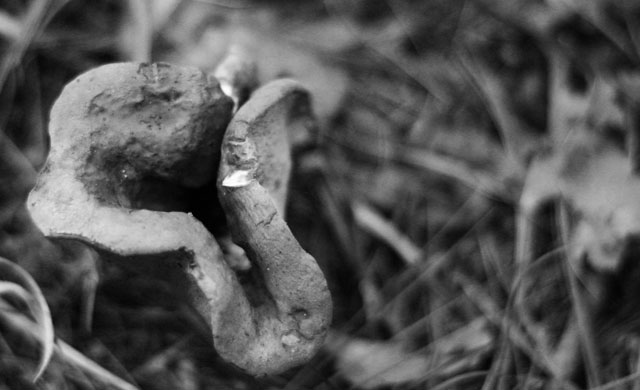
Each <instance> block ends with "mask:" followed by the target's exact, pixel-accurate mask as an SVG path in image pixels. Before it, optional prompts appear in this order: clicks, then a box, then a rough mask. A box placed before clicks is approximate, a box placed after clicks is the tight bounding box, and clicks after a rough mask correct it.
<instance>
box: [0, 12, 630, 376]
mask: <svg viewBox="0 0 640 390" xmlns="http://www.w3.org/2000/svg"><path fill="white" fill-rule="evenodd" d="M193 3H197V4H193ZM149 4H150V3H147V2H143V1H140V2H138V1H133V0H131V1H125V0H120V1H115V0H101V1H80V0H69V1H60V0H31V1H23V0H5V1H4V2H3V4H2V6H0V130H1V131H2V135H0V142H1V143H0V146H1V147H2V148H4V149H2V150H3V151H4V150H11V153H13V155H12V156H14V157H15V159H14V160H12V161H14V162H15V161H18V162H19V163H15V164H13V165H9V163H8V162H7V161H8V158H7V156H8V154H5V155H4V156H0V164H4V165H0V180H1V181H0V216H1V217H2V219H1V220H0V223H2V225H1V226H0V255H2V256H6V257H8V258H9V259H10V260H12V261H14V262H16V263H18V264H21V265H22V266H23V267H24V268H26V269H27V270H29V271H30V272H31V273H32V274H33V276H34V277H35V279H36V280H37V281H38V283H39V284H40V286H41V288H42V290H43V291H44V294H45V296H46V298H47V300H48V301H49V305H50V306H51V309H52V316H53V320H54V323H55V326H56V334H57V335H58V336H59V337H60V338H61V339H62V340H64V341H66V342H67V343H69V344H71V345H73V346H74V347H75V348H76V349H77V350H78V351H79V354H80V355H74V356H75V357H76V358H77V359H79V360H81V359H83V358H82V356H84V357H85V358H87V359H92V360H93V361H95V362H96V363H97V364H99V365H100V366H102V367H103V368H104V369H106V370H108V371H110V372H111V373H113V374H115V375H117V376H119V377H120V378H123V379H124V380H126V381H129V382H131V383H135V384H136V385H137V386H139V387H140V388H145V389H176V388H180V389H204V388H243V389H244V388H254V387H255V388H284V389H298V388H304V389H311V388H314V389H334V388H343V387H349V388H350V387H356V388H358V387H373V386H374V385H375V384H378V385H380V386H388V387H400V388H433V389H512V388H521V389H542V388H568V389H570V388H575V386H581V385H584V384H585V383H587V381H586V378H587V375H585V373H584V372H583V373H580V374H579V375H578V384H577V385H573V384H571V383H569V382H563V381H561V380H560V379H558V378H553V370H554V367H550V366H549V361H548V356H546V355H545V353H544V351H540V350H538V349H537V348H536V345H535V342H534V340H533V338H532V337H531V335H530V334H528V333H527V329H526V328H524V327H523V326H522V324H521V323H520V318H519V315H518V310H517V308H514V307H513V294H514V289H515V288H516V287H520V285H519V283H520V281H519V280H518V277H519V274H518V272H517V270H516V267H515V264H514V261H513V253H514V242H515V237H514V236H515V232H514V230H515V226H514V215H515V212H516V203H517V200H518V196H519V190H520V187H521V185H522V181H523V179H524V178H523V175H524V169H525V165H526V161H527V158H528V153H530V150H531V149H532V148H533V147H534V146H537V145H538V143H541V142H542V141H543V140H544V137H545V132H546V128H545V126H546V122H547V118H546V111H547V110H546V105H547V96H546V92H547V88H548V86H547V85H546V81H547V77H548V75H547V70H546V65H545V61H546V59H545V58H544V53H543V52H542V51H541V50H540V47H538V46H536V44H534V43H533V41H532V39H531V37H530V35H529V34H528V31H529V30H528V29H529V26H528V25H527V24H526V23H528V22H526V21H522V22H521V24H518V23H516V24H515V25H514V22H513V20H514V18H507V17H506V16H505V12H506V11H505V10H504V9H502V8H501V7H500V6H499V4H501V3H500V2H498V3H495V4H494V3H492V2H488V1H479V0H478V1H470V2H466V1H446V0H429V1H412V0H360V1H351V2H340V1H326V2H312V1H304V2H293V1H275V0H274V1H262V2H258V1H255V2H243V3H242V6H241V7H233V6H230V4H226V3H225V4H218V3H217V2H215V3H214V2H207V1H202V2H191V1H176V2H171V1H166V2H159V3H158V4H160V5H162V7H158V8H157V9H155V11H156V13H154V12H153V11H152V8H151V7H150V6H149ZM191 6H194V7H199V8H197V11H195V12H191V13H190V12H189V11H188V7H191ZM507 8H508V7H507ZM507 11H512V10H507ZM516 11H517V10H516ZM163 12H164V13H163ZM585 12H586V11H585ZM249 13H251V14H252V15H253V14H254V13H255V15H257V16H255V19H252V20H257V21H259V23H258V24H260V23H263V24H260V25H259V26H258V29H260V28H262V29H264V31H267V32H268V34H267V35H268V36H270V37H271V38H272V39H277V40H281V41H282V42H287V43H291V41H292V40H293V41H294V42H293V43H292V45H293V46H292V47H294V48H295V49H288V50H289V51H286V53H289V54H288V55H291V58H290V59H288V58H285V59H280V61H281V62H282V63H287V62H289V63H291V64H292V65H290V66H291V67H292V69H294V71H292V72H293V73H294V74H293V76H294V77H296V76H297V74H295V72H296V71H299V70H300V66H298V67H297V68H296V66H295V63H296V61H299V62H300V63H303V64H304V63H305V62H304V61H307V57H302V54H300V53H305V55H312V56H313V58H315V59H316V60H317V62H318V64H322V65H321V66H319V68H318V69H319V70H322V69H324V67H326V68H327V69H331V71H327V72H325V73H323V75H322V77H325V78H323V80H327V88H326V89H324V90H323V89H321V88H320V89H318V91H319V92H318V93H319V94H324V95H322V96H315V99H316V100H318V101H320V102H322V101H323V98H327V99H328V100H332V99H334V100H335V99H339V101H336V102H333V104H324V103H323V104H324V105H323V107H329V108H327V109H323V110H322V113H323V115H324V116H323V117H321V118H320V119H321V123H322V126H321V128H320V129H319V130H318V133H317V134H316V135H315V142H314V143H313V145H311V146H308V147H306V148H303V149H298V150H296V152H295V156H294V157H295V169H294V174H293V179H292V188H291V197H290V202H289V206H288V208H289V210H288V211H289V212H288V219H289V222H290V224H291V226H292V230H293V232H294V234H295V235H296V237H297V238H298V239H299V240H300V242H301V243H302V245H303V247H304V248H305V249H307V250H308V251H309V252H310V253H311V254H312V255H314V257H315V258H316V259H317V260H318V262H319V263H320V265H321V267H322V268H323V270H324V271H325V274H326V276H327V279H328V282H329V286H330V289H331V291H332V294H333V298H334V304H335V313H334V314H335V315H334V318H335V319H334V325H333V329H332V334H331V336H330V338H329V340H328V344H327V348H326V349H325V350H323V351H322V352H321V353H320V354H319V355H318V356H316V357H315V358H314V359H313V360H312V361H311V362H309V363H308V364H307V365H305V366H303V367H301V368H299V369H296V370H293V371H292V372H289V373H287V374H285V375H282V376H277V377H272V378H263V379H258V380H256V379H253V378H249V377H247V376H245V375H243V374H242V373H240V372H238V371H235V370H233V369H231V368H229V367H228V366H226V365H225V364H224V363H223V362H221V361H220V359H219V358H218V357H217V356H216V355H215V352H214V351H213V350H212V349H211V347H210V341H209V335H208V333H207V329H206V327H203V326H202V324H201V322H200V320H199V319H198V318H197V317H196V316H195V315H194V313H193V311H192V310H191V309H190V308H188V307H187V306H186V305H185V304H184V303H183V302H179V301H177V300H176V298H175V297H173V295H172V293H171V288H170V286H167V285H166V284H164V283H163V282H162V281H158V280H150V279H149V278H147V277H145V276H144V275H135V274H131V273H128V272H127V271H125V270H121V269H115V268H108V267H103V266H100V267H99V268H100V275H101V282H100V285H99V286H98V288H97V292H96V286H95V281H96V279H95V278H96V275H97V272H98V271H97V269H96V266H95V263H94V261H92V260H91V259H90V257H91V256H88V255H87V254H86V253H85V254H84V255H81V254H80V253H83V252H82V249H78V248H75V249H73V248H66V247H63V248H62V249H60V248H58V249H57V250H56V251H53V252H52V251H50V250H49V249H47V248H49V247H48V246H47V244H46V242H45V243H43V240H44V239H43V238H42V237H40V236H38V234H37V232H32V231H29V232H26V231H22V230H20V229H19V227H20V226H21V225H20V224H21V221H22V222H24V220H25V218H28V217H27V216H26V215H25V214H24V210H21V209H20V205H21V202H22V200H23V199H24V196H25V189H28V187H29V186H30V185H32V182H33V175H34V172H35V171H36V170H37V169H40V168H41V166H42V163H43V161H44V157H45V155H46V150H47V148H48V146H47V143H48V140H47V136H46V123H47V120H48V111H49V109H50V107H51V105H52V103H53V101H54V99H55V98H56V96H57V95H58V94H59V93H60V90H61V88H62V87H63V86H64V84H65V83H67V82H68V81H69V80H71V79H72V78H73V77H75V76H76V75H77V74H78V73H80V72H82V71H85V70H87V69H90V68H91V67H94V66H97V65H99V64H102V63H106V62H111V61H120V60H134V59H136V60H146V59H148V58H150V59H151V60H160V59H164V58H186V59H187V60H185V61H188V59H196V60H198V61H204V62H205V63H206V61H207V57H208V56H211V57H212V58H214V57H216V55H217V54H216V53H215V50H213V49H215V48H213V49H212V48H211V47H210V46H208V45H207V42H206V41H204V40H203V39H202V36H203V33H207V32H209V33H211V32H212V31H213V32H215V31H218V30H216V29H224V28H226V27H225V26H231V27H229V28H228V29H227V30H224V31H225V32H224V34H230V36H232V35H233V34H234V31H236V30H234V28H232V27H234V25H233V22H232V21H233V20H235V19H234V18H240V19H241V18H242V17H243V16H242V15H243V14H249ZM238 15H240V16H238ZM587 16H588V15H587ZM587 16H585V15H582V17H583V18H587ZM628 16H629V17H630V18H631V17H632V15H628ZM174 17H175V18H174ZM252 17H253V16H252ZM579 17H580V16H579ZM524 19H526V18H524ZM230 20H231V22H230ZM241 20H242V19H241ZM274 20H275V22H274ZM630 21H631V23H627V24H624V23H622V24H618V26H621V28H622V27H624V28H632V27H633V26H634V25H635V24H634V23H633V21H637V20H636V19H630ZM576 23H578V22H576ZM580 23H581V22H580ZM578 24H579V23H578ZM265 26H266V27H265ZM274 26H277V27H274ZM573 26H574V24H571V23H567V27H566V28H567V29H568V32H567V36H568V37H569V38H571V39H575V42H573V41H572V42H570V45H571V44H573V45H574V47H575V48H576V52H580V53H582V52H585V51H586V52H587V53H589V54H590V55H591V57H588V56H587V57H588V58H587V57H585V58H584V61H590V60H592V59H593V58H592V57H597V54H598V53H601V52H603V51H615V50H619V49H620V46H622V47H623V49H624V50H623V51H628V50H633V49H632V48H629V47H627V46H626V45H625V43H624V42H621V41H620V38H619V34H618V33H619V32H618V31H610V30H607V31H604V32H602V31H600V33H599V32H598V31H599V30H598V29H595V32H594V34H595V35H594V36H597V37H598V39H600V38H602V37H601V36H602V35H603V34H604V36H605V38H602V41H604V42H605V43H606V42H609V43H608V44H609V45H610V46H611V43H610V41H611V40H613V42H614V43H616V42H617V43H618V48H616V47H615V45H613V46H614V47H613V48H610V47H609V46H607V44H599V45H596V46H595V48H592V49H590V47H591V44H590V43H589V42H588V40H587V41H583V40H580V39H582V38H583V37H581V36H579V34H578V33H579V31H575V34H572V33H573V32H574V31H573V30H571V29H572V28H573ZM596 27H597V26H596ZM211 29H212V30H211ZM229 31H231V32H229ZM336 31H337V32H336ZM589 31H591V30H589ZM625 31H626V30H625ZM123 32H126V33H127V34H128V35H126V34H125V35H123V34H124V33H123ZM224 34H223V36H225V37H226V36H228V35H224ZM204 35H205V36H206V34H204ZM574 35H575V36H574ZM212 36H213V38H211V37H212ZM212 36H209V38H210V39H211V40H212V42H214V43H215V42H216V38H215V35H212ZM607 37H608V38H607ZM569 38H567V39H569ZM609 38H615V39H609ZM607 39H609V41H607ZM598 42H600V41H598ZM209 49H212V50H213V51H212V52H211V53H209V52H207V50H209ZM605 49H606V50H605ZM590 50H593V51H597V53H595V54H594V52H592V51H590ZM267 54H268V53H267ZM296 56H300V57H296ZM203 58H204V60H203ZM301 58H302V59H301ZM209 61H212V63H210V64H209V66H213V65H214V64H215V63H214V62H213V61H214V60H213V59H210V60H209ZM260 61H263V62H264V65H265V66H266V67H269V66H271V67H273V68H275V67H276V66H280V65H281V63H280V62H278V63H277V64H276V65H274V63H276V62H275V61H276V60H275V59H268V58H263V59H259V64H260ZM492 71H493V72H494V73H492ZM334 75H342V76H344V78H340V79H339V80H340V82H339V84H341V85H338V83H336V82H335V81H332V80H337V79H332V76H334ZM303 76H308V77H311V78H313V77H314V75H313V74H311V75H303ZM318 77H321V76H320V75H318ZM332 82H333V83H335V84H332ZM497 82H500V83H503V84H504V85H506V89H505V90H506V91H507V92H508V93H507V94H505V93H504V91H498V90H496V89H495V85H496V83H497ZM345 83H346V85H342V84H345ZM335 91H341V92H340V93H335ZM332 93H333V94H332ZM325 100H326V99H325ZM505 101H506V102H507V103H508V105H509V106H510V110H509V111H507V110H505V104H506V103H505ZM330 103H331V102H330ZM516 130H517V131H516ZM7 153H8V152H7ZM543 228H545V227H543ZM553 249H554V238H553V237H550V238H549V242H548V243H546V245H541V246H540V248H539V253H537V254H536V255H537V256H539V260H538V261H537V262H536V263H535V264H534V265H532V266H531V267H530V269H528V270H526V272H527V273H528V274H529V277H534V278H535V279H539V280H540V281H542V283H543V284H542V286H543V287H542V288H540V287H539V286H540V284H538V285H536V286H538V288H537V289H536V288H534V289H531V290H527V291H526V292H527V302H530V303H531V305H532V306H533V307H536V308H537V311H538V313H537V314H538V315H539V317H540V318H544V319H546V320H547V326H548V327H549V328H551V329H559V330H561V329H562V328H563V327H564V323H565V320H566V318H567V316H568V315H569V314H567V313H568V312H569V311H570V310H571V309H570V307H571V301H570V294H569V291H570V288H569V287H570V286H569V284H568V283H567V281H566V280H565V279H564V278H563V277H562V276H561V273H562V271H558V269H557V267H556V268H554V267H555V264H557V263H558V261H555V260H558V259H559V258H560V257H561V256H559V255H558V253H557V251H556V252H554V251H553ZM532 275H533V276H532ZM514 286H515V287H514ZM94 295H95V301H94ZM479 321H481V323H482V324H483V326H481V327H474V326H470V324H477V323H479ZM0 330H2V332H0V335H1V336H2V338H0V376H1V377H2V378H3V379H2V380H3V382H2V383H3V385H4V386H5V387H11V386H14V387H16V386H18V387H16V388H28V386H31V385H30V384H29V382H28V381H26V380H25V381H18V380H17V379H15V378H17V377H19V376H20V377H21V376H24V375H26V374H25V372H26V371H27V370H28V367H30V366H29V365H28V364H26V363H25V362H27V361H29V359H30V358H32V357H33V356H31V355H30V354H29V353H26V356H22V355H20V354H19V353H14V352H15V351H16V346H15V343H16V340H17V338H15V335H12V334H11V333H10V332H7V331H6V330H5V329H4V328H2V329H0ZM559 330H557V331H556V332H559ZM623 340H625V342H619V343H618V344H616V345H615V347H612V346H609V347H610V348H609V349H608V350H607V351H605V352H604V358H603V359H601V361H600V362H599V365H598V366H597V367H589V371H590V372H589V374H597V375H595V376H596V377H597V378H598V379H597V382H599V383H600V386H599V387H595V388H599V389H605V388H606V389H626V388H634V389H635V388H640V385H639V383H640V381H639V380H638V375H637V372H638V367H639V366H638V364H639V363H638V362H639V361H640V359H639V358H638V351H639V350H640V349H639V348H638V346H639V344H638V340H637V339H636V338H634V337H632V336H627V337H626V338H624V339H623ZM356 347H358V348H361V349H360V350H362V351H364V354H360V355H359V354H358V353H361V352H358V351H360V350H359V349H357V348H356ZM349 348H350V349H349ZM27 350H28V348H27ZM354 351H355V352H354ZM27 352H29V351H27ZM350 354H353V355H350ZM587 356H589V354H587ZM363 357H367V358H368V359H364V358H363ZM390 359H397V360H398V361H389V360H390ZM409 362H410V363H411V364H409ZM377 369H379V370H380V371H379V372H377V371H376V370H377ZM403 375H404V377H403ZM12 378H14V379H12ZM363 378H364V379H363ZM403 379H406V381H404V380H403ZM358 380H360V381H361V382H358ZM104 381H105V380H104V378H103V380H102V384H101V383H100V381H99V380H97V378H96V376H95V375H94V376H93V377H92V374H91V373H90V372H89V373H88V372H87V371H82V370H81V369H78V368H77V367H76V366H73V365H72V364H69V363H68V362H67V363H65V362H64V361H55V359H54V363H53V364H52V365H51V366H50V367H49V369H48V370H47V372H46V373H45V376H44V378H43V379H42V380H41V381H40V382H39V383H38V384H35V385H33V387H34V388H70V389H73V388H78V389H90V388H101V386H104ZM106 381H107V382H108V379H106ZM581 381H582V383H580V382H581ZM405 382H406V383H405ZM20 386H22V387H20ZM114 386H115V385H114Z"/></svg>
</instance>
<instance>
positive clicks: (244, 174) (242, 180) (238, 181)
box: [222, 169, 253, 187]
mask: <svg viewBox="0 0 640 390" xmlns="http://www.w3.org/2000/svg"><path fill="white" fill-rule="evenodd" d="M252 180H253V172H252V171H251V170H243V169H239V170H237V171H233V172H231V173H230V174H228V175H227V176H226V177H225V178H224V179H223V180H222V186H223V187H244V186H247V185H249V183H251V181H252Z"/></svg>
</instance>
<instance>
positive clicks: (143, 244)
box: [28, 63, 332, 375]
mask: <svg viewBox="0 0 640 390" xmlns="http://www.w3.org/2000/svg"><path fill="white" fill-rule="evenodd" d="M232 106H233V102H232V101H231V99H229V98H228V97H227V96H225V95H224V94H223V93H222V91H221V90H220V87H219V85H218V84H217V83H216V82H215V80H214V79H213V78H211V77H210V79H209V80H207V77H206V76H205V75H204V74H203V73H202V72H200V71H199V70H197V69H194V68H187V67H177V66H172V65H169V64H161V63H158V64H134V63H120V64H110V65H104V66H101V67H99V68H96V69H93V70H91V71H89V72H87V73H85V74H82V75H81V76H79V77H78V78H76V79H75V80H74V81H72V82H71V83H69V84H68V85H67V86H66V87H65V89H64V90H63V92H62V94H61V95H60V97H59V98H58V100H57V101H56V103H55V105H54V107H53V109H52V112H51V122H50V135H51V152H50V155H49V158H48V160H47V163H46V165H45V168H44V169H43V170H42V172H41V173H40V176H39V179H38V182H37V184H36V187H35V188H34V190H33V191H32V193H31V194H30V197H29V200H28V207H29V209H30V211H31V214H32V216H33V218H34V221H35V222H36V224H37V225H38V226H39V227H40V228H41V229H42V230H43V231H44V233H45V234H46V235H47V236H49V237H52V238H60V237H64V238H72V239H76V240H80V241H83V242H85V243H87V244H89V245H91V246H93V247H94V248H95V249H97V251H98V252H99V253H100V254H101V256H102V258H103V259H104V261H110V262H116V263H118V264H122V265H124V266H128V267H131V268H133V269H136V270H139V271H140V272H145V273H147V274H150V275H157V276H159V277H162V278H164V279H166V280H168V281H170V282H171V283H173V285H174V286H175V287H176V293H178V294H181V295H184V296H185V297H187V299H189V301H190V303H191V304H192V305H193V306H194V307H195V309H196V310H197V311H198V312H199V313H200V314H201V316H202V317H203V318H204V319H205V320H206V321H207V322H208V324H209V326H210V328H211V331H212V335H213V343H214V346H215V348H216V350H217V351H218V353H219V354H220V355H221V356H222V357H223V358H224V359H226V360H228V361H229V362H231V363H233V364H235V365H237V366H238V367H240V368H242V369H244V370H246V371H247V372H249V373H251V374H254V375H266V374H274V373H279V372H282V371H284V370H286V369H289V368H291V367H294V366H296V365H299V364H302V363H304V362H305V361H306V360H308V359H309V358H310V357H311V356H312V355H313V354H314V353H315V352H316V351H317V349H318V348H319V346H320V345H321V343H322V342H323V339H324V336H325V333H326V331H327V329H328V327H329V323H330V319H331V311H332V309H331V298H330V295H329V291H328V289H327V284H326V281H325V279H324V277H323V274H322V272H321V270H320V268H319V267H318V265H317V264H316V262H315V260H314V259H313V257H311V256H310V255H309V254H307V253H306V252H305V251H304V250H303V249H302V248H301V247H300V245H299V244H298V242H297V241H296V239H295V238H294V237H293V235H292V233H291V231H290V230H289V228H288V226H287V224H286V223H285V221H284V220H283V218H282V211H283V209H284V201H285V197H286V187H287V182H288V177H289V170H290V165H291V162H290V155H289V146H288V145H289V144H288V135H287V131H288V130H294V129H296V128H298V127H300V126H302V127H304V126H307V125H308V124H309V123H311V122H310V121H311V120H312V117H311V110H310V102H309V97H308V95H307V93H306V91H305V90H304V89H303V88H301V87H300V86H299V85H298V84H297V83H295V82H293V81H290V80H278V81H274V82H271V83H269V84H267V85H264V86H262V87H261V88H259V89H257V90H256V91H255V92H254V93H253V95H252V96H251V98H250V99H249V100H248V101H247V102H246V103H245V104H244V105H242V106H241V107H240V108H239V110H238V111H237V113H236V114H235V115H234V116H233V118H230V116H231V114H232ZM229 121H230V122H229ZM227 124H228V128H227V130H226V134H225V133H224V131H225V127H226V126H227ZM223 135H224V139H222V137H223ZM221 150H222V153H221V152H220V151H221ZM221 154H222V158H221V159H220V155H221ZM219 161H220V164H218V162H219ZM218 165H219V171H220V173H219V174H218V177H217V179H216V171H217V167H218ZM216 182H217V183H218V184H217V185H218V197H219V199H220V203H221V207H222V210H223V211H224V214H225V215H226V223H227V226H228V227H229V229H230V230H231V233H232V237H233V239H234V241H236V243H237V244H239V245H240V246H241V247H242V248H243V249H244V250H245V251H246V253H247V256H248V258H249V259H250V260H251V262H252V263H253V265H254V267H252V271H251V272H252V278H247V279H250V280H252V281H255V282H246V283H244V282H243V283H242V284H241V283H240V281H239V279H238V277H237V275H236V274H235V273H234V272H233V271H232V270H231V268H230V267H229V266H228V265H227V263H226V262H225V261H224V259H223V255H222V253H221V250H220V248H219V246H218V244H217V243H216V240H215V238H214V236H213V235H212V234H211V233H210V231H209V230H207V228H206V227H205V225H204V224H203V223H201V222H200V221H199V220H198V219H197V218H196V216H197V213H196V216H194V215H193V214H192V213H191V212H190V211H192V210H193V205H192V203H193V199H194V198H197V196H196V195H194V194H195V193H197V191H198V190H199V189H201V188H203V187H205V186H206V185H207V184H210V183H216ZM207 204H208V205H209V206H208V207H211V208H216V207H220V205H219V204H218V201H217V199H215V198H213V199H208V202H207ZM219 223H220V224H222V225H224V224H225V221H224V220H220V221H219Z"/></svg>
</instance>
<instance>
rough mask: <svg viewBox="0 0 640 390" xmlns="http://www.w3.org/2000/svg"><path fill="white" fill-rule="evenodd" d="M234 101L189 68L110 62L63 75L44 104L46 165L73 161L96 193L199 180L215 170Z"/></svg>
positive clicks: (78, 173) (105, 196)
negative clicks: (47, 110)
mask: <svg viewBox="0 0 640 390" xmlns="http://www.w3.org/2000/svg"><path fill="white" fill-rule="evenodd" d="M232 107H233V102H232V101H231V100H230V99H229V98H228V97H226V96H225V95H224V94H223V93H222V91H221V90H220V88H219V85H218V84H217V83H216V82H215V80H213V81H209V80H207V77H206V76H205V75H204V74H203V73H202V72H201V71H200V70H198V69H196V68H189V67H178V66H173V65H170V64H163V63H157V64H146V63H141V64H140V63H116V64H109V65H104V66H101V67H98V68H95V69H92V70H90V71H88V72H86V73H84V74H82V75H80V76H79V77H77V78H76V79H75V80H73V81H72V82H70V83H69V84H68V85H67V86H66V87H65V88H64V90H63V91H62V94H61V95H60V97H59V98H58V100H57V101H56V103H55V105H54V106H53V109H52V111H51V122H50V127H49V131H50V135H51V145H52V148H51V152H50V155H49V159H48V168H47V169H49V170H54V169H56V168H58V167H62V166H65V169H66V167H69V166H70V165H73V170H74V171H75V175H76V177H77V178H79V179H80V180H81V181H82V182H83V184H84V185H85V186H86V187H87V189H88V191H89V192H94V195H97V196H98V197H99V198H101V199H103V200H106V201H107V202H109V201H114V199H113V198H114V194H104V193H96V192H100V191H102V189H103V188H104V187H105V185H104V184H103V181H105V180H106V181H107V182H112V181H113V180H114V179H117V180H119V181H120V182H116V183H111V184H112V185H111V187H118V186H120V185H121V184H126V183H127V182H130V181H136V180H145V179H150V180H158V181H164V182H170V183H175V184H176V185H180V186H186V187H198V186H202V185H203V184H205V183H207V182H209V181H211V180H212V179H213V177H215V173H216V169H217V164H218V161H219V156H220V153H219V149H220V142H221V139H222V136H223V134H224V128H225V126H226V124H227V123H228V121H229V119H230V116H231V110H232Z"/></svg>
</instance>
